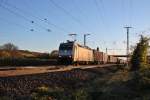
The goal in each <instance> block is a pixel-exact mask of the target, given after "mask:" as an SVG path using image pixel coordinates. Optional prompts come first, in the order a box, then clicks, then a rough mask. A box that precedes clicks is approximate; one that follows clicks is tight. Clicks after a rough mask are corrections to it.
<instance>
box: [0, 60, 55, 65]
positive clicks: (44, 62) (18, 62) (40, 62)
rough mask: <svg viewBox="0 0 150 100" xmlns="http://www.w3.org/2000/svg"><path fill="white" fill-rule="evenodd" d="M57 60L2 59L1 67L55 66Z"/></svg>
mask: <svg viewBox="0 0 150 100" xmlns="http://www.w3.org/2000/svg"><path fill="white" fill-rule="evenodd" d="M54 64H57V60H51V59H28V58H0V66H38V65H54Z"/></svg>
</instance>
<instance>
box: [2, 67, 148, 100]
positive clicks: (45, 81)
mask: <svg viewBox="0 0 150 100" xmlns="http://www.w3.org/2000/svg"><path fill="white" fill-rule="evenodd" d="M143 93H145V91H144V92H143ZM146 93H147V92H146ZM146 93H145V94H144V95H142V91H137V89H135V88H134V85H133V82H132V73H129V72H128V71H127V70H125V69H124V67H123V66H115V65H114V66H110V67H95V68H87V69H80V68H77V69H72V70H69V71H58V72H47V73H41V74H33V75H19V76H8V77H1V78H0V97H1V100H16V99H17V100H32V99H33V100H141V98H146V97H147V96H148V95H147V94H146ZM145 95H146V97H145ZM143 96H144V97H143ZM145 100H148V99H145Z"/></svg>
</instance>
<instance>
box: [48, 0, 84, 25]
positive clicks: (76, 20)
mask: <svg viewBox="0 0 150 100" xmlns="http://www.w3.org/2000/svg"><path fill="white" fill-rule="evenodd" d="M49 1H50V2H51V3H52V4H53V5H54V6H55V7H57V8H58V9H60V10H62V11H63V12H64V13H65V14H66V15H68V16H70V18H72V19H73V20H74V21H75V22H77V23H78V24H80V25H81V26H82V27H83V24H82V22H81V21H80V20H79V19H77V18H76V17H74V16H73V15H72V14H71V13H70V12H68V11H67V10H66V9H65V8H63V7H62V6H60V5H58V4H57V3H56V2H55V1H54V0H49Z"/></svg>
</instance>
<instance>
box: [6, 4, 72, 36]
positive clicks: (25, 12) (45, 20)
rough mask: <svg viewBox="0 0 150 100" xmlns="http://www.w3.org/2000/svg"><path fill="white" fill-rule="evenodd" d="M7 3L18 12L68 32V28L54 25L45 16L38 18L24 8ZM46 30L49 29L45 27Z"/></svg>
mask: <svg viewBox="0 0 150 100" xmlns="http://www.w3.org/2000/svg"><path fill="white" fill-rule="evenodd" d="M7 5H8V6H10V7H12V8H14V9H16V10H18V11H20V12H22V13H24V14H26V15H28V16H30V17H33V18H35V19H38V20H39V21H41V22H44V23H47V24H48V25H50V26H54V27H55V28H57V29H58V30H61V31H63V32H68V33H69V31H68V30H66V29H64V28H62V27H60V26H58V25H56V24H54V23H52V22H50V21H49V20H48V19H47V18H40V17H39V16H37V15H34V14H32V13H30V12H27V11H25V10H22V9H20V8H18V7H16V6H14V5H12V4H8V3H7ZM47 30H50V29H48V28H47Z"/></svg>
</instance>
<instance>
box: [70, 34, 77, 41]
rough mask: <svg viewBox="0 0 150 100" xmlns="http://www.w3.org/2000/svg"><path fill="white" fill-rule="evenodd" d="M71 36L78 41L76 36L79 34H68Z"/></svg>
mask: <svg viewBox="0 0 150 100" xmlns="http://www.w3.org/2000/svg"><path fill="white" fill-rule="evenodd" d="M68 35H69V36H71V37H72V38H73V41H74V42H75V41H76V36H77V34H74V33H73V34H68Z"/></svg>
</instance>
